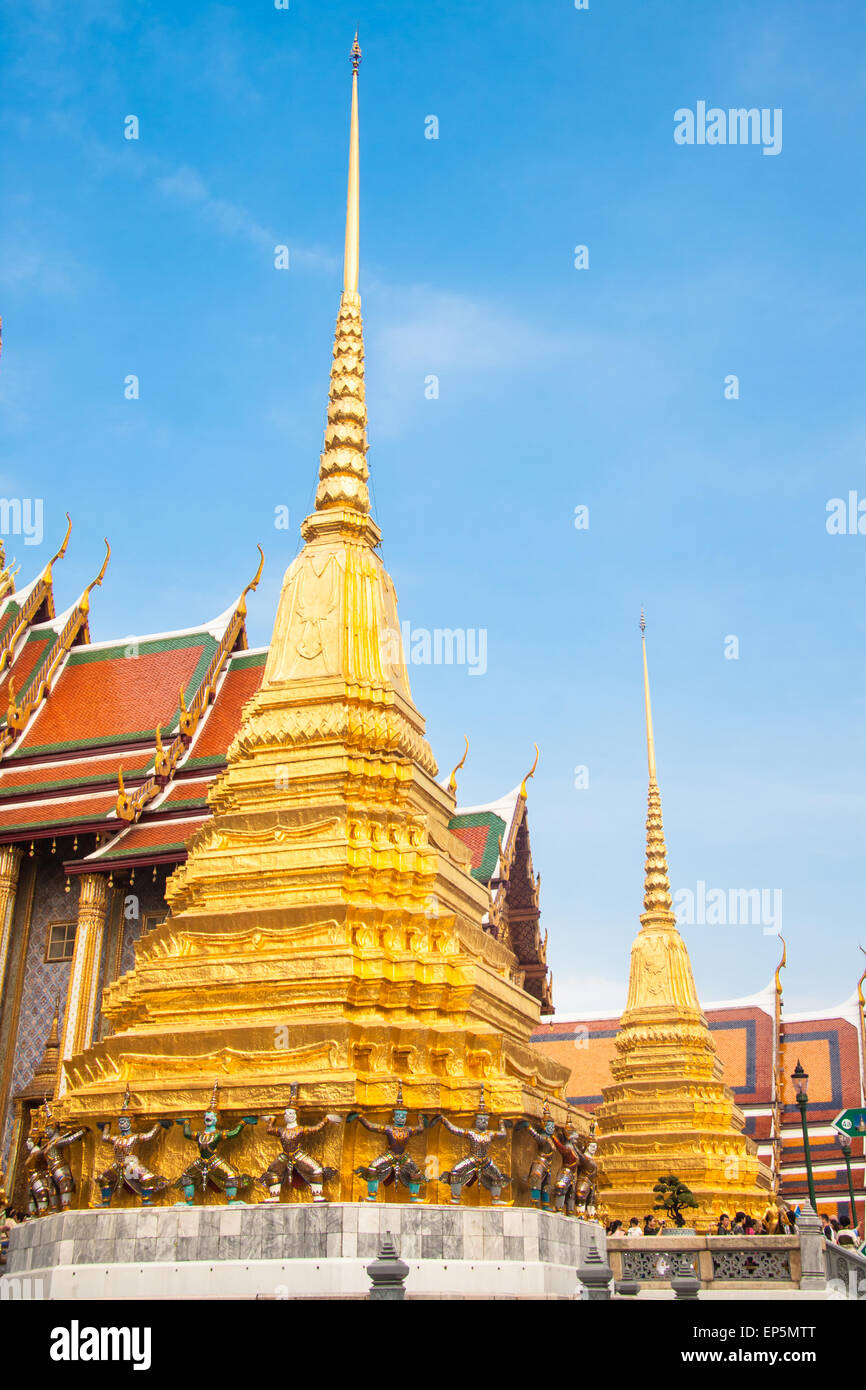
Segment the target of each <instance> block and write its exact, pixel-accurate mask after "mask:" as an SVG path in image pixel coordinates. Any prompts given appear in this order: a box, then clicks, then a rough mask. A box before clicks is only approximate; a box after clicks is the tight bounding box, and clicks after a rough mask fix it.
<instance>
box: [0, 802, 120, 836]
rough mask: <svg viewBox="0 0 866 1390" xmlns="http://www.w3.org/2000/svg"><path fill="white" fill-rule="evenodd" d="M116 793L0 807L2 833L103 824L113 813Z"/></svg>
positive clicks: (0, 830)
mask: <svg viewBox="0 0 866 1390" xmlns="http://www.w3.org/2000/svg"><path fill="white" fill-rule="evenodd" d="M115 800H116V796H115V793H114V792H102V793H100V794H99V795H95V796H83V797H74V798H73V797H56V798H55V799H54V800H53V801H28V802H25V803H24V804H22V805H20V806H3V807H0V832H3V831H5V832H7V833H9V832H12V831H31V830H33V831H36V830H44V829H45V828H46V827H51V826H57V827H60V826H61V825H62V826H67V825H68V826H75V825H81V824H82V823H88V822H91V821H97V820H102V819H103V817H105V816H107V815H108V813H109V811H112V810H113V809H114V803H115Z"/></svg>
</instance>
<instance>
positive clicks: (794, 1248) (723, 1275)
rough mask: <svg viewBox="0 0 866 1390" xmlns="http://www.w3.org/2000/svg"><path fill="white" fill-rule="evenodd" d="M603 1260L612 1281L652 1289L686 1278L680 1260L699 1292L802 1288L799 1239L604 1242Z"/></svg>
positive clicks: (675, 1238)
mask: <svg viewBox="0 0 866 1390" xmlns="http://www.w3.org/2000/svg"><path fill="white" fill-rule="evenodd" d="M836 1248H838V1247H836ZM607 1254H608V1260H609V1262H610V1267H611V1269H612V1270H613V1276H614V1279H616V1280H617V1281H619V1280H625V1281H630V1282H634V1281H636V1282H637V1283H638V1284H640V1285H644V1284H645V1285H647V1286H648V1287H649V1286H651V1287H653V1288H668V1287H670V1280H671V1278H672V1276H673V1275H675V1274H676V1273H678V1272H681V1273H682V1272H685V1271H684V1269H683V1266H682V1257H683V1255H685V1256H686V1258H687V1260H688V1263H689V1266H690V1269H691V1271H692V1272H693V1273H694V1274H696V1275H697V1277H698V1278H699V1279H700V1281H701V1288H702V1289H710V1288H722V1287H725V1288H746V1287H749V1288H753V1287H759V1288H760V1287H764V1288H777V1287H779V1286H780V1285H781V1286H783V1287H787V1288H789V1289H796V1288H800V1287H802V1283H801V1276H802V1274H803V1265H802V1261H801V1251H800V1237H799V1236H706V1235H705V1236H699V1235H679V1236H677V1235H674V1236H640V1237H638V1238H637V1239H629V1238H628V1237H627V1236H608V1238H607ZM677 1262H679V1264H680V1270H679V1271H678V1270H677Z"/></svg>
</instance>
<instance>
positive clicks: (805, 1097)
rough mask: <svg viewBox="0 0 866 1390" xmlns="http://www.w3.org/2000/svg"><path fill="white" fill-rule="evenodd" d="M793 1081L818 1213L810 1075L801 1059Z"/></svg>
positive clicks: (808, 1170) (815, 1206)
mask: <svg viewBox="0 0 866 1390" xmlns="http://www.w3.org/2000/svg"><path fill="white" fill-rule="evenodd" d="M791 1080H792V1081H793V1083H794V1085H795V1086H796V1088H797V1095H796V1100H797V1105H798V1107H799V1110H800V1121H801V1123H802V1126H803V1153H804V1154H805V1157H806V1178H807V1181H808V1183H809V1201H810V1202H811V1203H812V1210H813V1211H817V1209H818V1204H817V1202H816V1200H815V1181H814V1179H813V1177H812V1151H811V1149H810V1148H809V1126H808V1124H807V1122H806V1106H807V1105H808V1104H809V1073H808V1072H807V1071H805V1070H804V1068H803V1064H802V1062H801V1061H800V1059H799V1057H798V1058H797V1065H796V1067H795V1068H794V1070H793V1071H792V1072H791Z"/></svg>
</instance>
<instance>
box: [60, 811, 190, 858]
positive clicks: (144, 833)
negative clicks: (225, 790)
mask: <svg viewBox="0 0 866 1390" xmlns="http://www.w3.org/2000/svg"><path fill="white" fill-rule="evenodd" d="M209 819H210V816H209V814H208V815H207V816H187V817H184V819H183V820H160V821H150V822H148V823H146V824H145V825H132V826H130V828H129V830H127V831H126V832H125V833H124V834H123V835H119V836H118V837H117V839H116V840H115V841H114V842H113V843H109V844H103V845H102V846H101V847H100V849H99V850H98V851H97V853H96V854H94V855H90V856H89V858H88V859H87V861H86V864H87V865H88V867H95V866H96V865H97V864H99V863H101V862H103V861H104V862H106V863H110V862H113V861H114V860H115V859H130V858H132V857H133V856H134V855H140V856H141V857H142V858H149V857H152V858H157V857H158V856H159V855H160V854H174V853H175V852H177V857H178V858H182V857H183V856H184V855H185V854H186V846H187V842H188V841H189V839H190V838H191V837H192V836H193V835H194V834H195V832H196V830H198V828H199V826H201V825H204V824H205V822H206V821H207V820H209ZM84 862H85V861H82V863H84Z"/></svg>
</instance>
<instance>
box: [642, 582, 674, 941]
mask: <svg viewBox="0 0 866 1390" xmlns="http://www.w3.org/2000/svg"><path fill="white" fill-rule="evenodd" d="M640 633H641V648H642V650H643V693H644V704H645V706H646V747H647V765H648V767H649V795H648V798H647V818H646V864H645V867H644V892H643V908H644V916H642V917H641V923H642V924H643V925H644V926H646V925H647V922H646V920H645V918H647V917H649V918H650V919H651V922H652V925H654V926H659V925H661V924H662V922H663V921H664V920H665V919H667V920H668V921H669V922H670V924H671V925H673V924H674V922H675V920H676V919H675V917H674V913H673V899H672V898H671V885H670V879H669V878H668V854H667V847H666V845H665V832H664V826H663V824H662V799H661V794H660V792H659V788H658V782H657V781H656V749H655V739H654V738H653V712H652V704H651V702H650V684H649V669H648V667H647V659H646V619H645V618H644V614H643V609H641V614H640Z"/></svg>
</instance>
